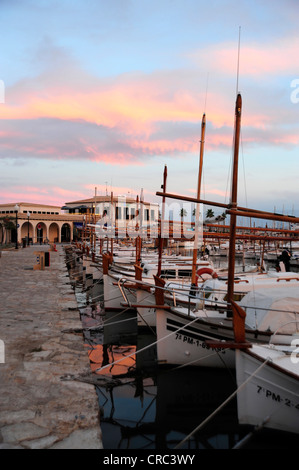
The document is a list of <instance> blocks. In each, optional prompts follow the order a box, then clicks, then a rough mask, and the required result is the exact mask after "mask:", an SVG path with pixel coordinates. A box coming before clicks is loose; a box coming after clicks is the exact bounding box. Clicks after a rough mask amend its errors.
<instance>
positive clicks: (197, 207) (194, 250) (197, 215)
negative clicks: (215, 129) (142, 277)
mask: <svg viewBox="0 0 299 470" xmlns="http://www.w3.org/2000/svg"><path fill="white" fill-rule="evenodd" d="M205 128H206V115H205V114H203V117H202V122H201V139H200V157H199V170H198V181H197V199H200V192H201V179H202V166H203V150H204V142H205ZM199 209H200V206H199V204H198V203H197V204H196V211H195V234H194V247H193V261H192V279H191V289H192V288H193V287H195V285H196V261H197V255H198V231H199V227H198V224H199Z"/></svg>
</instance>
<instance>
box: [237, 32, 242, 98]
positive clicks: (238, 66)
mask: <svg viewBox="0 0 299 470" xmlns="http://www.w3.org/2000/svg"><path fill="white" fill-rule="evenodd" d="M240 38H241V26H239V43H238V61H237V84H236V96H237V95H238V92H239V69H240Z"/></svg>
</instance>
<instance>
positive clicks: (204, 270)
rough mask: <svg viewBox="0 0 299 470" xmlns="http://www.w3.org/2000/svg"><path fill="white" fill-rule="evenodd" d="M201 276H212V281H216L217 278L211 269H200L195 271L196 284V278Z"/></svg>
mask: <svg viewBox="0 0 299 470" xmlns="http://www.w3.org/2000/svg"><path fill="white" fill-rule="evenodd" d="M202 274H210V276H212V278H213V279H217V277H218V274H217V273H216V271H214V270H213V269H211V268H200V269H198V270H197V271H196V282H197V281H198V278H199V277H200V276H201V275H202Z"/></svg>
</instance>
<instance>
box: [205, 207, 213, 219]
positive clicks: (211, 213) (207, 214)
mask: <svg viewBox="0 0 299 470" xmlns="http://www.w3.org/2000/svg"><path fill="white" fill-rule="evenodd" d="M212 217H214V211H213V210H212V209H208V210H207V213H206V218H207V219H211V218H212Z"/></svg>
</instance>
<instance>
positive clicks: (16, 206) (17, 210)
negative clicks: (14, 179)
mask: <svg viewBox="0 0 299 470" xmlns="http://www.w3.org/2000/svg"><path fill="white" fill-rule="evenodd" d="M14 209H15V213H16V250H17V249H18V248H19V247H18V212H19V209H20V207H19V206H18V204H16V205H15V207H14Z"/></svg>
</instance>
